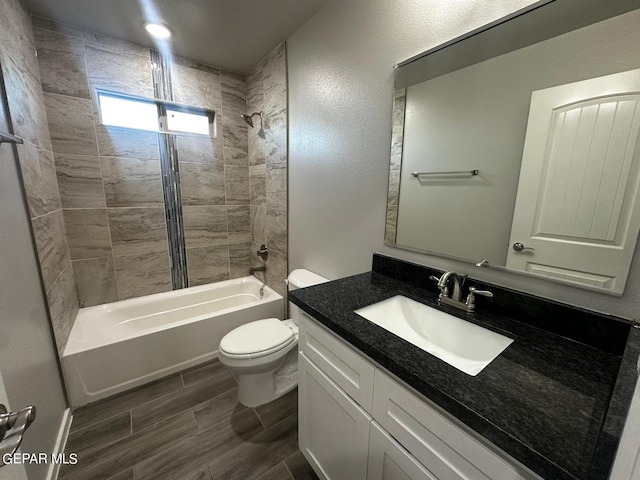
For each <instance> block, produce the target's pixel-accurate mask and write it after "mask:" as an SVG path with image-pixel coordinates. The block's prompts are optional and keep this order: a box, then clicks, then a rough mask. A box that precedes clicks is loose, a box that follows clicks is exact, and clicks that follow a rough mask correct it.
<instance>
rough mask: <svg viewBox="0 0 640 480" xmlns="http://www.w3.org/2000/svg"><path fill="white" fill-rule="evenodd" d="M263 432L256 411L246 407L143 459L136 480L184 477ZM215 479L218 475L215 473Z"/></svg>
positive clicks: (139, 464) (136, 469)
mask: <svg viewBox="0 0 640 480" xmlns="http://www.w3.org/2000/svg"><path fill="white" fill-rule="evenodd" d="M263 431H264V429H263V428H262V424H261V423H260V420H259V419H258V417H257V416H256V414H255V412H254V411H253V410H252V409H250V408H247V409H244V410H242V411H240V412H239V413H237V414H235V415H233V416H232V417H230V418H226V419H224V421H222V422H220V423H219V424H217V425H215V426H213V427H212V428H209V429H207V430H204V431H202V432H200V433H198V434H197V435H195V436H192V437H190V438H188V439H186V440H185V441H183V442H181V443H178V444H175V443H174V444H173V445H172V448H171V449H170V450H168V451H166V452H163V453H162V454H160V455H155V456H149V457H148V458H146V459H145V460H143V461H141V462H139V463H138V465H136V468H135V474H136V480H176V479H182V478H183V477H186V476H187V475H189V474H192V473H193V472H194V470H195V469H197V468H199V467H200V466H202V465H206V464H207V463H209V462H210V461H211V460H212V459H214V458H218V457H220V456H222V455H224V454H225V453H226V452H228V451H230V450H232V449H234V448H235V447H237V446H239V445H243V444H244V443H245V442H246V441H247V440H249V439H251V438H253V437H255V436H256V434H258V433H259V432H263ZM245 461H246V460H245ZM214 478H216V479H217V478H218V477H217V476H215V474H214ZM220 478H224V477H220Z"/></svg>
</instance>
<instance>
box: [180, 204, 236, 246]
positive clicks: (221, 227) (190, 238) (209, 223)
mask: <svg viewBox="0 0 640 480" xmlns="http://www.w3.org/2000/svg"><path fill="white" fill-rule="evenodd" d="M182 216H183V218H184V237H185V243H186V246H187V248H194V247H207V246H214V245H226V244H227V231H228V228H227V207H225V206H224V205H207V206H200V207H183V209H182Z"/></svg>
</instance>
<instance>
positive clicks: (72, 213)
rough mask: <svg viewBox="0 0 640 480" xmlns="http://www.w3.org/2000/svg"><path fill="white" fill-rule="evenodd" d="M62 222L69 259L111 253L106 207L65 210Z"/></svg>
mask: <svg viewBox="0 0 640 480" xmlns="http://www.w3.org/2000/svg"><path fill="white" fill-rule="evenodd" d="M64 223H65V229H66V232H67V241H68V243H69V253H70V254H71V260H82V259H86V258H99V257H107V256H109V257H110V256H111V255H112V251H111V237H110V234H109V221H108V219H107V209H106V208H102V209H93V208H82V209H74V210H65V211H64Z"/></svg>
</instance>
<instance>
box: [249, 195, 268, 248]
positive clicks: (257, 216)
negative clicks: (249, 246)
mask: <svg viewBox="0 0 640 480" xmlns="http://www.w3.org/2000/svg"><path fill="white" fill-rule="evenodd" d="M250 215H251V241H252V242H254V243H257V244H259V245H260V244H265V245H266V243H267V207H254V206H253V205H252V206H251V208H250Z"/></svg>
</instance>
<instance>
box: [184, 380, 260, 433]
mask: <svg viewBox="0 0 640 480" xmlns="http://www.w3.org/2000/svg"><path fill="white" fill-rule="evenodd" d="M246 408H247V407H245V406H244V405H242V404H241V403H240V402H238V389H237V388H232V389H231V390H228V391H227V392H225V393H223V394H221V395H218V396H217V397H214V398H212V399H210V400H207V401H206V402H203V403H201V404H199V405H196V406H195V407H193V413H194V415H195V416H196V423H197V424H198V429H199V430H205V429H207V428H209V427H212V426H213V425H216V424H217V423H220V422H221V421H223V420H224V419H225V418H229V417H231V416H232V415H235V414H236V413H238V412H240V411H242V410H244V409H246Z"/></svg>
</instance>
